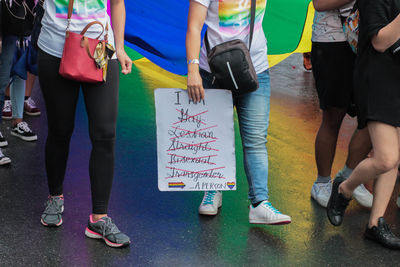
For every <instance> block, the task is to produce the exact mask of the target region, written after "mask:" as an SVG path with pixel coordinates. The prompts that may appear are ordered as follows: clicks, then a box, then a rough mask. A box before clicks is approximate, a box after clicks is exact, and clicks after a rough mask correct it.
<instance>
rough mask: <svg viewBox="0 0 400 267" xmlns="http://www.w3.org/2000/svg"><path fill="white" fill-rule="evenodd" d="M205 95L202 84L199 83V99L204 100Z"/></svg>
mask: <svg viewBox="0 0 400 267" xmlns="http://www.w3.org/2000/svg"><path fill="white" fill-rule="evenodd" d="M205 96H206V93H205V91H204V88H203V85H200V97H201V100H204V98H205Z"/></svg>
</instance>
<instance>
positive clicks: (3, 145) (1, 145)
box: [0, 132, 8, 147]
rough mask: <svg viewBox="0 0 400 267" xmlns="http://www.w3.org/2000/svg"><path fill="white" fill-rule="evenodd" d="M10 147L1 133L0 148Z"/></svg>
mask: <svg viewBox="0 0 400 267" xmlns="http://www.w3.org/2000/svg"><path fill="white" fill-rule="evenodd" d="M5 146H8V142H7V140H6V139H4V136H3V134H2V133H1V132H0V147H5Z"/></svg>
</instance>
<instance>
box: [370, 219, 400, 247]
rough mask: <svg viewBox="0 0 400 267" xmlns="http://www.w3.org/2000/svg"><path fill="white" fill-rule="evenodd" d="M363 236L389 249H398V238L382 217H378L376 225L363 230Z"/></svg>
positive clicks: (399, 245) (399, 243)
mask: <svg viewBox="0 0 400 267" xmlns="http://www.w3.org/2000/svg"><path fill="white" fill-rule="evenodd" d="M364 236H365V238H367V239H370V240H373V241H376V242H378V243H380V244H381V245H382V246H384V247H387V248H391V249H400V238H398V237H397V236H395V235H394V234H393V233H392V231H391V230H390V227H389V225H388V224H387V223H386V222H385V219H384V218H383V217H380V218H379V219H378V226H373V227H372V228H368V225H367V229H366V230H365V234H364Z"/></svg>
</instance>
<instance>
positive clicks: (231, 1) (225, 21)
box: [218, 0, 266, 35]
mask: <svg viewBox="0 0 400 267" xmlns="http://www.w3.org/2000/svg"><path fill="white" fill-rule="evenodd" d="M265 7H266V0H257V8H256V19H255V26H254V29H255V30H258V29H261V28H262V21H263V18H264V12H265ZM250 9H251V0H219V11H218V14H219V20H220V22H219V27H220V31H221V32H224V33H228V34H232V35H238V34H239V35H242V34H248V28H249V25H250Z"/></svg>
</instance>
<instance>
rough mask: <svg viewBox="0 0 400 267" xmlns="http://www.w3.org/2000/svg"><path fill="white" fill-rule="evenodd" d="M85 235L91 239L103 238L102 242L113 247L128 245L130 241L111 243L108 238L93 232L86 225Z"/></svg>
mask: <svg viewBox="0 0 400 267" xmlns="http://www.w3.org/2000/svg"><path fill="white" fill-rule="evenodd" d="M85 235H86V236H87V237H89V238H92V239H103V240H104V242H106V244H107V246H110V247H113V248H120V247H125V246H128V245H129V244H130V243H131V242H130V241H129V243H124V244H117V243H113V242H111V241H110V240H108V239H107V238H105V237H103V236H102V235H100V234H98V233H96V232H93V231H92V230H90V229H89V228H87V227H86V229H85Z"/></svg>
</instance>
